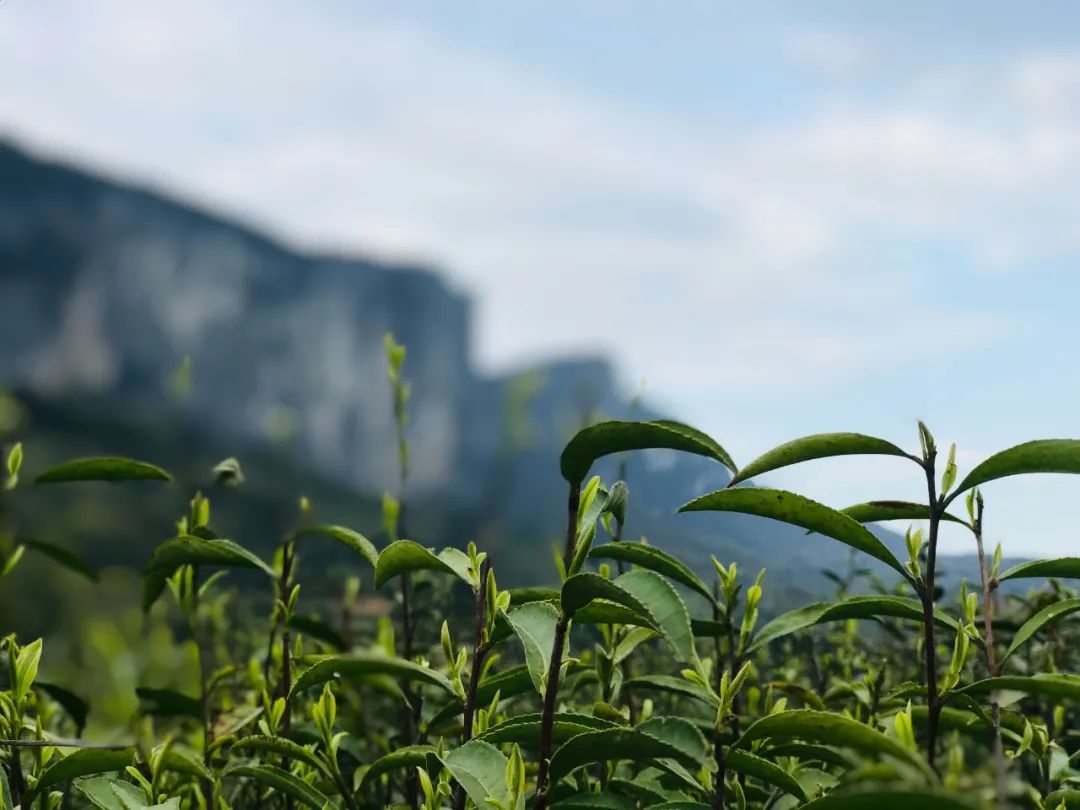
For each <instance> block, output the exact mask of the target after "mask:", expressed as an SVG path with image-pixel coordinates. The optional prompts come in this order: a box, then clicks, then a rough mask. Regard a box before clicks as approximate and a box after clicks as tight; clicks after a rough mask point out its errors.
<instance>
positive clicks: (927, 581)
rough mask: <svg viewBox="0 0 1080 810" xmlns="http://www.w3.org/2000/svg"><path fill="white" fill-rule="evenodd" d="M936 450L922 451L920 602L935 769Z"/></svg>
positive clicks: (929, 752) (929, 744) (930, 756)
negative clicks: (925, 538) (925, 535)
mask: <svg viewBox="0 0 1080 810" xmlns="http://www.w3.org/2000/svg"><path fill="white" fill-rule="evenodd" d="M936 457H937V449H936V448H935V447H934V446H933V445H932V444H931V445H930V446H928V447H927V450H926V459H925V460H924V462H923V469H924V470H925V472H926V491H927V498H928V500H927V504H928V508H929V513H930V537H929V544H928V546H927V550H926V575H925V577H924V589H923V595H922V602H923V633H924V643H923V647H924V650H923V654H924V656H925V668H926V714H927V717H926V761H927V762H928V763H929V764H930V767H931V768H934V770H935V771H936V770H937V766H936V765H935V764H934V760H935V757H936V754H937V738H938V717H939V715H940V712H941V708H940V705H939V702H938V693H937V692H938V689H937V642H936V641H935V639H934V569H935V566H936V565H937V542H938V527H939V525H940V523H941V512H942V511H943V507H942V504H941V502H940V500H939V499H938V495H937V481H936V479H935V469H934V468H935V464H934V461H935V459H936Z"/></svg>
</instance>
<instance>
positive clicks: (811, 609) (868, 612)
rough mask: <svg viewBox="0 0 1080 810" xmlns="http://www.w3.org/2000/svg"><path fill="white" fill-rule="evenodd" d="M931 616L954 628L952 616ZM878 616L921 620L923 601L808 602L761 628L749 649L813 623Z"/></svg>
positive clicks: (868, 598)
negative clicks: (811, 603)
mask: <svg viewBox="0 0 1080 810" xmlns="http://www.w3.org/2000/svg"><path fill="white" fill-rule="evenodd" d="M934 615H935V619H936V624H939V625H941V626H942V627H949V628H953V629H955V627H956V620H955V619H952V618H951V617H950V616H948V615H947V614H946V613H944V612H943V611H941V610H936V611H935V612H934ZM879 616H890V617H894V618H898V619H910V620H912V621H916V622H921V621H922V619H923V607H922V602H919V601H918V600H916V599H908V598H905V597H902V596H850V597H848V598H847V599H841V600H840V601H838V602H819V603H818V604H814V605H807V606H806V607H802V608H797V609H796V610H791V611H788V612H787V613H783V614H781V615H779V616H777V617H776V618H775V619H773V620H772V621H771V622H769V623H768V624H766V625H765V626H764V627H762V628H761V631H760V632H759V633H758V634H757V635H756V636H755V638H754V641H753V644H751V645H750V649H751V650H753V649H757V648H758V647H761V646H763V645H765V644H768V643H769V642H771V641H775V640H776V639H778V638H782V637H783V636H786V635H790V634H791V633H796V632H798V631H799V630H804V629H805V628H807V627H811V626H813V625H815V624H822V623H823V622H835V621H843V620H846V619H873V618H877V617H879Z"/></svg>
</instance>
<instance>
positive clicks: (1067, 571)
mask: <svg viewBox="0 0 1080 810" xmlns="http://www.w3.org/2000/svg"><path fill="white" fill-rule="evenodd" d="M1048 577H1057V578H1060V579H1080V557H1059V558H1058V559H1056V560H1031V561H1029V562H1023V563H1019V564H1018V565H1014V566H1013V567H1012V568H1010V569H1009V570H1007V571H1005V572H1004V573H1003V574H1002V575H1001V576H999V577H998V581H1000V582H1004V581H1005V580H1007V579H1044V578H1048Z"/></svg>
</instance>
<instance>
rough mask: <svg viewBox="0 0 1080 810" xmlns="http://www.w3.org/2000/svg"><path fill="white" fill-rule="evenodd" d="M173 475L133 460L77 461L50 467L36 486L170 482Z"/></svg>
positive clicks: (83, 459)
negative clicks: (106, 482)
mask: <svg viewBox="0 0 1080 810" xmlns="http://www.w3.org/2000/svg"><path fill="white" fill-rule="evenodd" d="M171 480H172V476H170V475H169V474H168V473H167V472H165V471H164V470H163V469H161V468H160V467H155V466H154V465H153V464H147V463H146V462H145V461H134V460H132V459H130V458H117V457H101V458H77V459H72V460H71V461H65V462H63V463H62V464H57V465H56V466H55V467H50V468H49V469H48V470H46V471H45V472H43V473H41V475H39V476H38V477H37V478H36V479H34V483H35V484H60V483H66V482H68V481H113V482H116V481H171Z"/></svg>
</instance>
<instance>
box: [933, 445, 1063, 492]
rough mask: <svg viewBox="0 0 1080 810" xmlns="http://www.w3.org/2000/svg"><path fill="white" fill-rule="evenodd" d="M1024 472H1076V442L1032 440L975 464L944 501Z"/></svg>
mask: <svg viewBox="0 0 1080 810" xmlns="http://www.w3.org/2000/svg"><path fill="white" fill-rule="evenodd" d="M1025 473H1080V439H1036V440H1035V441H1032V442H1024V443H1023V444H1018V445H1016V446H1015V447H1010V448H1009V449H1008V450H1002V451H1001V452H1000V453H996V454H994V455H992V456H990V458H988V459H986V461H984V462H982V463H981V464H978V465H976V467H975V469H973V470H972V471H971V472H969V473H968V474H967V476H965V478H964V480H963V481H961V482H960V486H959V487H957V488H956V491H955V492H953V494H952V495H951V496H950V497H949V498H948V500H950V501H951V500H952V499H954V498H956V496H957V495H959V494H960V493H961V492H963V491H965V490H968V489H971V488H972V487H977V486H980V485H982V484H985V483H986V482H988V481H994V480H996V479H998V478H1006V477H1008V476H1010V475H1022V474H1025Z"/></svg>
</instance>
